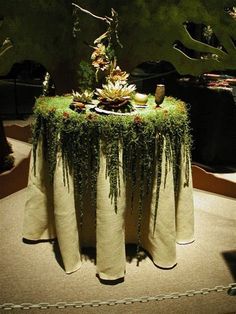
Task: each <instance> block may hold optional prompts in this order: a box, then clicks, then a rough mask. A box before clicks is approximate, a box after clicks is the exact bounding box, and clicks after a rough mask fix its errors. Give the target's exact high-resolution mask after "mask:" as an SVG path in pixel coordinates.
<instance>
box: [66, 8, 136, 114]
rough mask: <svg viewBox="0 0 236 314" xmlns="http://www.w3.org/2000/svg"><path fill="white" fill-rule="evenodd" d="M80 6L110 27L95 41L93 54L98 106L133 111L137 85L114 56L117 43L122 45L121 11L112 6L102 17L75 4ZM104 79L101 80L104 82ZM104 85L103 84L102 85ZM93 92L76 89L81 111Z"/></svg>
mask: <svg viewBox="0 0 236 314" xmlns="http://www.w3.org/2000/svg"><path fill="white" fill-rule="evenodd" d="M76 7H78V8H79V9H80V10H82V11H84V12H86V13H88V14H90V15H92V16H93V17H95V18H98V19H100V20H103V21H105V22H106V23H107V25H108V27H107V31H106V32H105V33H104V34H102V35H101V36H99V37H98V38H97V39H95V41H94V46H92V48H93V52H92V54H91V65H92V66H93V67H94V68H95V78H96V82H97V86H98V87H97V88H96V87H95V88H94V90H95V92H94V94H95V95H96V96H97V100H98V101H99V103H98V107H99V108H100V109H104V110H107V111H113V112H122V113H126V112H131V111H132V110H133V106H132V104H131V102H130V100H131V98H132V96H133V94H134V91H135V90H136V86H135V85H134V84H128V77H129V74H128V73H127V72H125V71H122V70H121V69H120V67H119V66H118V65H117V58H116V56H115V47H116V46H117V45H119V46H120V47H122V45H121V43H120V41H119V38H118V31H117V29H118V14H117V12H116V11H115V10H114V9H112V10H111V17H107V16H106V17H99V16H96V15H94V14H92V13H91V12H89V11H87V10H84V9H83V8H81V7H79V6H78V5H76ZM102 81H103V82H104V81H105V83H101V82H102ZM99 83H100V86H101V85H102V87H101V88H99ZM88 95H89V96H90V95H93V94H90V93H89V92H88V91H82V93H78V92H73V97H74V99H73V101H74V102H77V100H78V102H79V103H77V107H78V106H79V108H80V109H79V110H78V111H77V112H81V109H83V108H84V107H85V106H84V107H83V104H85V103H86V101H87V99H86V98H87V97H86V96H88ZM74 106H75V105H74V103H73V104H72V105H71V109H73V108H74Z"/></svg>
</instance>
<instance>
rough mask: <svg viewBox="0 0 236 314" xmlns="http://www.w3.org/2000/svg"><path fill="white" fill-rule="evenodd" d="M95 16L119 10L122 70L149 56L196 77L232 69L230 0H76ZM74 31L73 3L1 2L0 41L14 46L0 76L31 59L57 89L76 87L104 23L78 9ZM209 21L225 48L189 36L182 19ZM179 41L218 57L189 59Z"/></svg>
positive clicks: (235, 60)
mask: <svg viewBox="0 0 236 314" xmlns="http://www.w3.org/2000/svg"><path fill="white" fill-rule="evenodd" d="M77 3H79V5H81V6H82V7H84V8H86V9H89V10H90V11H92V12H93V13H95V14H97V15H101V16H104V15H110V9H111V7H113V8H114V9H115V10H116V11H117V12H118V14H119V21H120V22H119V31H120V32H119V33H120V40H121V42H122V44H123V46H124V47H123V48H122V49H121V48H119V49H117V56H118V60H119V64H120V65H121V66H122V67H123V68H125V69H126V70H127V71H131V70H132V69H133V68H134V67H135V66H137V65H138V64H140V63H142V62H144V61H151V60H166V61H169V62H171V63H172V64H173V65H174V66H175V67H176V69H177V70H178V71H179V73H181V74H193V75H199V74H201V73H203V72H206V71H211V70H224V69H234V70H235V69H236V47H235V45H234V44H233V41H232V39H231V38H233V39H234V40H235V39H236V20H234V19H233V18H232V17H231V16H230V15H228V14H227V13H226V12H225V11H224V8H225V7H232V6H233V5H235V0H233V1H231V0H221V1H216V0H214V1H213V0H172V1H171V0H129V1H127V0H103V1H101V0H99V1H98V0H79V1H77ZM77 18H78V20H79V29H80V30H79V31H78V32H77V36H76V38H74V37H73V36H72V28H73V21H74V17H73V16H72V5H71V3H70V1H66V0H0V19H2V22H3V23H2V25H1V27H0V45H1V43H2V42H3V41H4V39H5V38H6V37H10V39H11V41H12V43H13V48H11V49H9V50H8V51H7V52H6V53H5V54H4V55H3V56H2V57H1V58H0V75H3V74H5V73H7V72H8V71H9V69H10V68H11V66H12V64H13V63H14V62H20V61H23V60H34V61H36V62H40V63H41V64H42V65H44V66H45V67H46V69H47V70H48V71H49V72H50V73H51V75H52V77H53V79H54V81H55V85H56V90H57V93H63V92H65V91H71V88H76V85H77V78H76V73H77V70H78V64H79V62H80V61H81V60H83V59H87V60H88V59H89V57H90V54H91V51H92V49H91V48H90V47H89V45H91V44H92V43H93V40H94V39H95V38H97V37H98V36H99V35H100V34H101V33H102V32H103V31H104V29H105V23H104V22H102V21H99V20H97V19H94V18H93V17H91V16H89V15H87V14H85V13H83V12H79V13H78V15H77ZM186 21H191V22H194V23H197V24H200V23H203V24H205V25H211V26H212V28H213V31H214V33H215V34H216V36H217V38H218V39H219V41H220V43H221V44H222V45H223V46H224V48H225V50H226V52H222V51H220V50H219V49H217V48H214V47H209V46H208V45H206V44H203V43H200V42H197V41H196V40H193V38H191V37H190V36H189V34H188V33H187V32H186V29H185V26H184V25H183V23H184V22H186ZM176 41H179V42H181V43H182V44H183V45H184V46H185V47H187V48H189V49H192V50H194V51H196V52H205V53H213V54H217V55H218V60H214V59H208V60H201V59H194V58H189V57H187V56H186V55H185V54H184V53H182V52H180V51H179V50H177V49H175V48H174V47H173V44H174V43H175V42H176Z"/></svg>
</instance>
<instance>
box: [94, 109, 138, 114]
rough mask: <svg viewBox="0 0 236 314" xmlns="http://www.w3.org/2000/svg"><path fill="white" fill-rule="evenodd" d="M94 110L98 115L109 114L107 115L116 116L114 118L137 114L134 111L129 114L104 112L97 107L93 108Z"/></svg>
mask: <svg viewBox="0 0 236 314" xmlns="http://www.w3.org/2000/svg"><path fill="white" fill-rule="evenodd" d="M94 110H95V111H96V112H97V113H100V114H109V115H116V116H130V115H133V114H136V113H137V111H136V110H133V111H131V112H115V111H109V110H104V109H101V108H99V107H95V108H94Z"/></svg>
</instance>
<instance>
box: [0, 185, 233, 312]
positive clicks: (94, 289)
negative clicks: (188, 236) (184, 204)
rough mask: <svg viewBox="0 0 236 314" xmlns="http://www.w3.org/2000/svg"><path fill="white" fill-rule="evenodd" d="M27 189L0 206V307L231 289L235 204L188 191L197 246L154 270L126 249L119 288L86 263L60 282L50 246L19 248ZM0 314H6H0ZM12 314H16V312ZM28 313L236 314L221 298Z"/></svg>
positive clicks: (218, 294)
mask: <svg viewBox="0 0 236 314" xmlns="http://www.w3.org/2000/svg"><path fill="white" fill-rule="evenodd" d="M25 196H26V189H24V190H21V191H19V192H17V193H15V194H12V195H11V196H8V197H6V198H3V199H2V200H0V269H1V276H0V305H1V304H3V303H14V304H22V303H25V302H29V303H33V304H36V303H41V302H47V303H50V304H51V303H52V304H53V303H56V302H59V301H62V302H68V303H69V302H74V301H84V302H85V301H87V302H90V301H91V300H100V301H104V300H110V299H116V300H121V299H124V298H128V297H130V298H140V297H142V296H150V297H151V296H156V295H159V294H168V295H169V294H170V293H173V292H179V293H182V292H186V291H188V290H199V289H202V288H214V287H215V286H222V285H223V286H227V285H229V284H230V283H233V282H236V200H235V199H230V198H226V197H220V196H217V195H215V194H210V193H206V192H202V191H199V190H195V191H194V200H195V208H196V212H195V213H196V215H195V217H196V224H195V225H196V227H195V229H196V231H195V235H196V236H195V238H196V241H195V242H194V243H192V244H190V245H186V246H178V247H177V254H178V257H177V261H178V264H177V266H176V267H175V268H174V269H172V270H161V269H158V268H156V267H155V266H154V265H153V263H152V262H151V260H150V259H149V258H148V257H146V258H145V259H144V260H143V261H142V262H141V263H140V265H139V267H137V266H136V260H135V258H132V252H131V251H130V250H128V252H127V254H128V255H127V259H129V256H131V258H130V259H131V262H129V261H127V270H126V276H125V281H124V282H123V283H120V284H117V285H104V284H101V283H100V282H99V280H98V279H97V278H96V268H95V267H96V266H95V265H94V263H93V261H92V260H91V259H87V260H86V261H85V262H84V265H83V266H82V268H81V269H80V270H79V271H77V272H75V273H73V274H71V275H66V274H65V272H64V271H63V269H62V268H61V267H60V265H59V263H58V261H57V259H56V258H55V254H54V250H53V245H52V244H50V243H39V244H34V245H29V244H25V243H23V242H22V238H21V228H22V219H23V211H24V203H25ZM0 312H1V313H2V312H6V311H3V310H2V311H1V310H0ZM13 312H14V313H18V312H22V310H17V309H16V310H14V311H13ZM25 312H26V313H29V312H30V313H42V312H43V313H56V312H58V313H76V312H78V313H95V312H96V313H108V312H111V313H120V312H122V313H164V314H165V313H168V314H169V313H170V314H171V313H194V314H195V313H196V314H198V313H205V314H215V313H219V314H226V313H236V296H229V295H228V294H227V291H223V292H211V293H209V294H206V295H198V296H193V297H181V298H179V299H171V300H163V301H149V302H147V303H134V304H129V305H124V304H121V305H114V306H108V305H103V306H99V307H83V308H80V309H73V308H70V309H68V308H66V309H48V310H41V311H40V310H37V309H34V310H28V311H25Z"/></svg>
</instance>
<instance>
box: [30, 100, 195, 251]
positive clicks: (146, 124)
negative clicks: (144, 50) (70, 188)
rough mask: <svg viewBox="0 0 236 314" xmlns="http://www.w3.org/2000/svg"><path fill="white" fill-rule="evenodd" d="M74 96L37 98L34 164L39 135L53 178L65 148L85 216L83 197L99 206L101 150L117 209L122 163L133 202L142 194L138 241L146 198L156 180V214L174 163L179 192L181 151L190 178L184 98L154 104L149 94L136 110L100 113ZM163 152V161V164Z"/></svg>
mask: <svg viewBox="0 0 236 314" xmlns="http://www.w3.org/2000/svg"><path fill="white" fill-rule="evenodd" d="M72 98H73V97H72V96H65V97H59V96H56V97H41V98H39V99H38V100H37V102H36V106H35V110H34V114H35V123H34V128H33V152H34V164H35V163H36V162H37V160H36V149H37V144H38V141H39V139H41V140H42V141H43V149H44V152H43V153H44V156H45V158H46V159H47V161H48V171H49V176H50V179H51V182H52V181H53V176H54V172H55V167H56V159H57V153H58V152H61V154H62V160H63V172H64V184H67V185H68V175H69V173H70V175H72V177H73V182H74V191H75V194H74V195H75V201H76V206H77V207H78V209H79V210H80V216H81V221H82V216H83V204H84V200H85V197H90V198H91V200H92V202H93V205H94V208H96V186H97V176H98V172H99V158H100V153H101V150H102V152H103V154H104V155H105V158H106V176H107V177H108V178H109V182H110V199H111V202H113V204H114V210H115V211H116V212H117V211H119V206H118V204H119V203H118V197H119V195H120V180H121V179H122V178H121V173H120V169H121V163H122V166H123V179H124V182H125V183H126V185H129V186H130V188H131V191H130V193H131V194H129V195H127V197H130V198H131V204H132V207H133V201H134V196H135V195H138V208H137V210H138V225H137V234H138V242H139V245H140V243H141V242H140V241H141V240H140V235H141V226H142V217H143V211H144V208H145V199H146V198H147V196H150V195H151V193H152V192H153V187H154V180H156V185H155V186H156V200H155V208H154V215H155V217H154V218H156V215H157V210H158V200H159V188H160V182H161V178H164V182H165V179H166V176H167V173H168V171H169V169H173V179H174V187H175V193H176V195H177V194H178V189H179V181H180V180H179V176H180V166H181V158H182V157H181V154H182V156H183V158H184V160H185V161H186V165H187V167H186V173H185V182H184V184H185V185H188V184H189V171H190V169H189V163H188V160H189V158H190V148H191V137H190V132H189V121H188V115H187V110H186V106H185V104H184V103H183V102H182V101H179V100H176V99H174V98H172V97H166V98H165V100H164V102H163V104H162V105H161V107H159V108H157V109H156V108H155V101H154V97H153V96H149V100H148V105H147V108H146V109H140V110H139V111H136V112H135V113H134V114H132V115H125V116H120V115H99V114H96V113H95V112H91V111H89V110H87V111H86V112H85V113H84V114H78V113H76V112H74V111H72V110H71V109H70V108H69V105H70V103H71V101H72ZM121 148H122V149H121ZM181 150H182V151H181ZM163 152H165V154H163ZM163 156H165V163H164V168H163V169H162V164H163V163H162V159H163ZM162 176H163V177H162ZM133 210H134V209H133ZM155 220H156V219H154V221H155ZM153 230H155V225H154V226H153Z"/></svg>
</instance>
